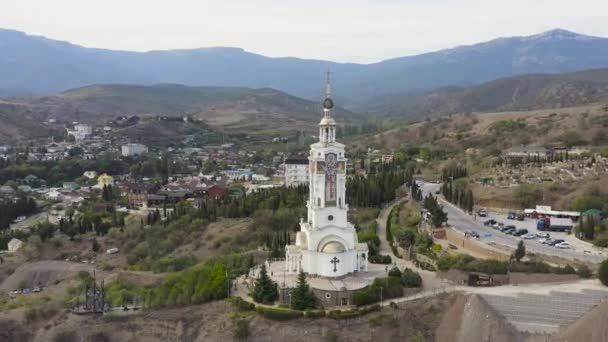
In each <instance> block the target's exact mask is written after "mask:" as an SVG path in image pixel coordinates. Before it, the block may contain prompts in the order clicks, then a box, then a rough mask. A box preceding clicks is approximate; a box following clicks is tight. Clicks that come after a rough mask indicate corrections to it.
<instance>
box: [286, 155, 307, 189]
mask: <svg viewBox="0 0 608 342" xmlns="http://www.w3.org/2000/svg"><path fill="white" fill-rule="evenodd" d="M283 165H284V168H285V186H287V187H291V186H298V185H302V184H308V171H309V166H308V165H309V161H308V158H306V157H289V158H287V159H285V162H284V163H283Z"/></svg>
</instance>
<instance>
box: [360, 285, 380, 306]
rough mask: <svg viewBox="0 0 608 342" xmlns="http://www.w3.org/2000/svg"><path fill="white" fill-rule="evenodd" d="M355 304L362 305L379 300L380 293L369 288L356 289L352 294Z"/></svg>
mask: <svg viewBox="0 0 608 342" xmlns="http://www.w3.org/2000/svg"><path fill="white" fill-rule="evenodd" d="M353 300H354V302H355V305H357V306H363V305H368V304H372V303H376V302H378V301H380V293H376V292H372V290H371V288H366V289H362V290H358V291H356V292H355V294H354V295H353Z"/></svg>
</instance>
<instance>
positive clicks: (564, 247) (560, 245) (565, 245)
mask: <svg viewBox="0 0 608 342" xmlns="http://www.w3.org/2000/svg"><path fill="white" fill-rule="evenodd" d="M555 247H557V248H560V249H568V248H570V244H569V243H567V242H562V243H558V244H556V245H555Z"/></svg>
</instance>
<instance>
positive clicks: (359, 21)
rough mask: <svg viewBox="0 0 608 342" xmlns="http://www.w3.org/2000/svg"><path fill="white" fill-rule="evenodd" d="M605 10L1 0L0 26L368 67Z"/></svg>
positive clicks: (589, 25)
mask: <svg viewBox="0 0 608 342" xmlns="http://www.w3.org/2000/svg"><path fill="white" fill-rule="evenodd" d="M607 10H608V2H606V1H605V0H601V1H600V0H580V1H571V0H551V1H548V0H534V1H530V0H511V1H496V0H460V1H455V0H409V1H406V0H401V1H400V0H375V1H374V0H350V1H347V0H334V1H330V0H325V1H319V0H308V1H301V0H224V1H204V0H173V1H158V0H148V1H144V0H126V1H125V0H104V1H82V0H53V1H40V0H2V7H1V8H0V27H4V28H14V29H18V30H22V31H25V32H28V33H33V34H38V35H44V36H47V37H50V38H54V39H61V40H67V41H70V42H74V43H77V44H81V45H85V46H90V47H102V48H113V49H125V50H140V51H143V50H152V49H172V48H195V47H206V46H236V47H242V48H245V49H246V50H249V51H253V52H257V53H261V54H265V55H270V56H298V57H305V58H322V59H332V60H338V61H356V62H373V61H378V60H381V59H385V58H390V57H395V56H401V55H409V54H416V53H421V52H426V51H432V50H436V49H440V48H447V47H452V46H456V45H462V44H471V43H475V42H479V41H484V40H489V39H492V38H495V37H499V36H511V35H527V34H534V33H538V32H541V31H544V30H548V29H552V28H556V27H560V28H565V29H569V30H573V31H577V32H581V33H585V34H591V35H599V36H608V21H606V20H605V16H603V15H602V14H603V13H606V12H607Z"/></svg>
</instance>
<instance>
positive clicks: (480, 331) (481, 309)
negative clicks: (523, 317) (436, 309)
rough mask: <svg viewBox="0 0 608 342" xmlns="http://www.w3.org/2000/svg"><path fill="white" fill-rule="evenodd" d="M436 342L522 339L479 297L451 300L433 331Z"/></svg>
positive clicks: (522, 337)
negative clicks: (450, 304)
mask: <svg viewBox="0 0 608 342" xmlns="http://www.w3.org/2000/svg"><path fill="white" fill-rule="evenodd" d="M435 341H437V342H444V341H445V342H486V341H492V342H514V341H526V338H525V337H524V336H522V335H521V334H520V333H518V332H517V331H516V330H515V329H513V327H511V326H510V325H509V324H508V323H507V322H505V320H504V319H503V318H502V317H501V316H499V315H498V314H497V313H496V311H494V309H492V308H491V307H490V306H489V305H488V304H487V303H486V302H485V301H484V300H483V299H482V298H481V297H479V296H477V295H469V296H464V295H460V296H458V297H456V298H455V299H454V302H453V304H452V306H451V307H450V309H449V310H448V311H447V312H446V314H445V315H444V316H443V319H442V321H441V324H440V325H439V328H438V329H437V333H436V338H435Z"/></svg>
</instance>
